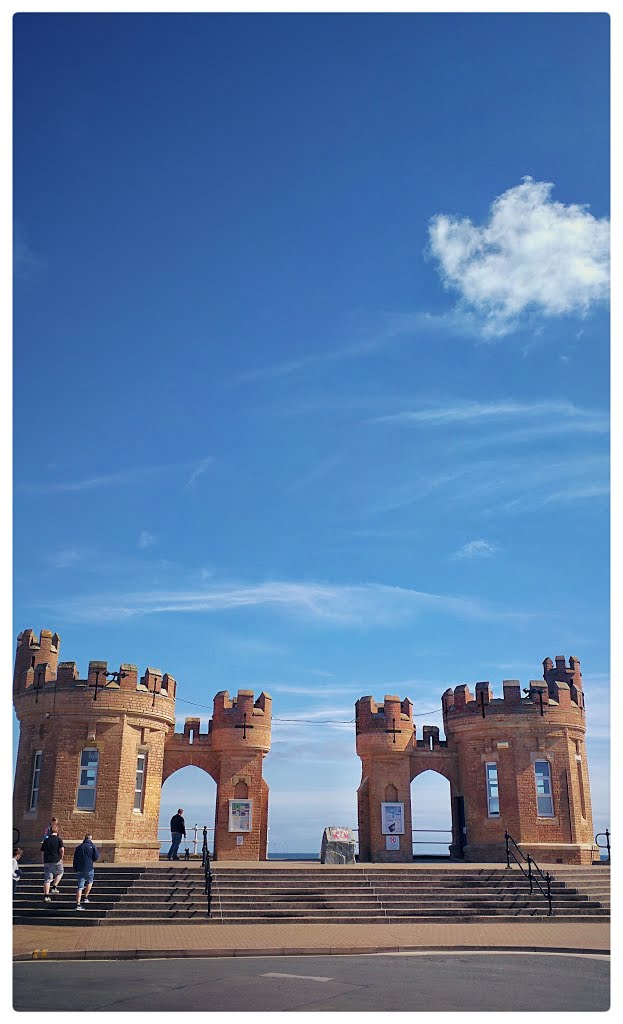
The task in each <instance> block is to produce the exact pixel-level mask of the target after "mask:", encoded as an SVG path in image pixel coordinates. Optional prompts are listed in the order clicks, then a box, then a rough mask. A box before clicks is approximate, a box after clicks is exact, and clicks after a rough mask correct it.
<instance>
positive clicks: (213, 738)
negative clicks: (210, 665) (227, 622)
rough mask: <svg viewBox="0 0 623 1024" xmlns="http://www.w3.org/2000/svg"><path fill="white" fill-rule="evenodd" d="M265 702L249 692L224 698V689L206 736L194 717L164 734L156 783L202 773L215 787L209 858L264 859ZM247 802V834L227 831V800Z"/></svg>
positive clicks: (267, 704) (268, 701)
mask: <svg viewBox="0 0 623 1024" xmlns="http://www.w3.org/2000/svg"><path fill="white" fill-rule="evenodd" d="M270 727H271V699H270V697H269V696H268V694H266V693H261V694H260V696H259V697H258V699H257V700H256V701H255V702H254V700H253V692H252V691H251V690H239V691H238V696H237V697H233V698H230V697H229V694H228V693H227V691H226V690H222V691H221V692H220V693H217V695H216V697H215V698H214V713H213V716H212V718H211V720H210V722H209V724H208V731H207V732H202V731H201V722H200V720H199V719H198V718H187V719H186V720H185V722H184V730H183V732H174V733H170V734H169V735H168V736H167V738H166V741H165V745H164V757H163V763H162V783H163V784H164V782H165V781H166V780H167V779H168V778H170V776H171V775H173V774H174V772H176V771H179V769H181V768H187V767H195V768H200V769H202V770H203V771H205V772H206V773H207V774H208V775H209V776H210V777H211V778H212V779H213V780H214V782H215V783H216V809H215V814H214V856H215V857H216V858H218V859H221V860H223V859H227V860H266V859H267V844H268V785H267V784H266V782H265V781H264V779H263V777H262V765H263V760H264V757H265V755H266V753H267V752H268V750H269V749H270ZM241 799H244V800H249V801H250V809H251V815H250V829H249V831H248V832H246V833H245V832H235V831H230V828H229V814H230V801H231V800H241Z"/></svg>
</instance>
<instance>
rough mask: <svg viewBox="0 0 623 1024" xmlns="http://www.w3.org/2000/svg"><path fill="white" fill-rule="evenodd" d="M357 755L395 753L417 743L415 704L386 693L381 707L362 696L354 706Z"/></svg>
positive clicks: (370, 698) (371, 699)
mask: <svg viewBox="0 0 623 1024" xmlns="http://www.w3.org/2000/svg"><path fill="white" fill-rule="evenodd" d="M355 722H356V733H357V753H358V754H359V756H360V757H363V756H365V754H366V753H372V752H375V753H379V752H380V751H383V750H384V751H386V752H387V753H388V754H395V753H400V752H402V751H404V750H405V749H406V748H407V747H408V746H409V745H411V744H412V743H413V742H414V735H415V734H414V729H413V703H412V702H411V701H410V700H409V698H408V697H405V698H404V700H401V699H400V697H397V696H395V695H393V694H386V695H385V699H384V701H383V703H382V704H377V703H376V701H375V700H374V698H373V697H370V696H367V697H361V698H360V699H359V700H358V701H357V703H356V704H355Z"/></svg>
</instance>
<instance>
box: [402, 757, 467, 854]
mask: <svg viewBox="0 0 623 1024" xmlns="http://www.w3.org/2000/svg"><path fill="white" fill-rule="evenodd" d="M411 773H412V777H411V784H410V786H409V795H410V798H411V824H412V829H413V835H412V840H413V856H414V858H417V857H418V855H422V853H423V846H422V844H430V845H433V846H434V856H439V857H447V856H454V855H455V854H454V851H455V850H456V849H457V844H458V842H459V832H458V829H459V823H458V816H455V814H454V813H453V808H454V807H455V806H456V800H457V797H458V792H457V787H456V772H455V771H454V770H453V769H452V768H451V767H450V766H441V768H440V766H438V765H436V764H435V765H430V766H426V765H425V764H418V765H416V766H415V767H414V766H413V758H411ZM426 775H427V776H428V779H426V780H423V781H422V782H421V784H420V786H419V788H418V787H417V786H416V787H414V783H417V782H418V781H419V780H420V779H422V776H426ZM431 776H434V779H433V778H431ZM442 780H443V781H442ZM426 787H428V792H427V791H426ZM431 789H433V790H434V792H435V797H436V799H435V800H434V801H431V799H430V797H431ZM423 797H424V798H428V799H426V808H427V811H428V812H429V813H426V814H425V816H423V811H422V809H421V802H422V798H423ZM431 809H432V815H431V813H430V812H431ZM445 812H447V824H446V822H445V821H444V822H443V823H442V822H440V821H435V820H434V818H435V817H436V816H438V817H442V816H444V817H445V816H446V813H445ZM455 817H457V820H456V821H455ZM425 835H426V838H425V837H424V836H425ZM429 835H430V836H431V838H429Z"/></svg>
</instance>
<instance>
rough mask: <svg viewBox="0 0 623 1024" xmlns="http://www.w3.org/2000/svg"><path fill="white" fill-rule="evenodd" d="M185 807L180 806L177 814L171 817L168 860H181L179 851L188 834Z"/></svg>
mask: <svg viewBox="0 0 623 1024" xmlns="http://www.w3.org/2000/svg"><path fill="white" fill-rule="evenodd" d="M183 814H184V809H183V808H182V807H178V809H177V814H174V815H173V817H172V818H171V840H172V842H171V846H170V849H169V852H168V853H167V860H179V857H178V855H177V851H178V850H179V848H180V843H181V841H182V839H183V838H184V837H185V836H186V823H185V822H184V818H183Z"/></svg>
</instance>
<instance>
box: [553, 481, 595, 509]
mask: <svg viewBox="0 0 623 1024" xmlns="http://www.w3.org/2000/svg"><path fill="white" fill-rule="evenodd" d="M609 494H610V488H609V486H608V485H607V484H588V485H587V486H586V487H567V488H566V489H565V490H564V491H555V492H554V493H553V494H548V496H547V497H546V498H544V499H543V504H544V505H551V504H552V502H558V501H578V500H582V499H583V498H606V497H608V495H609Z"/></svg>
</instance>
